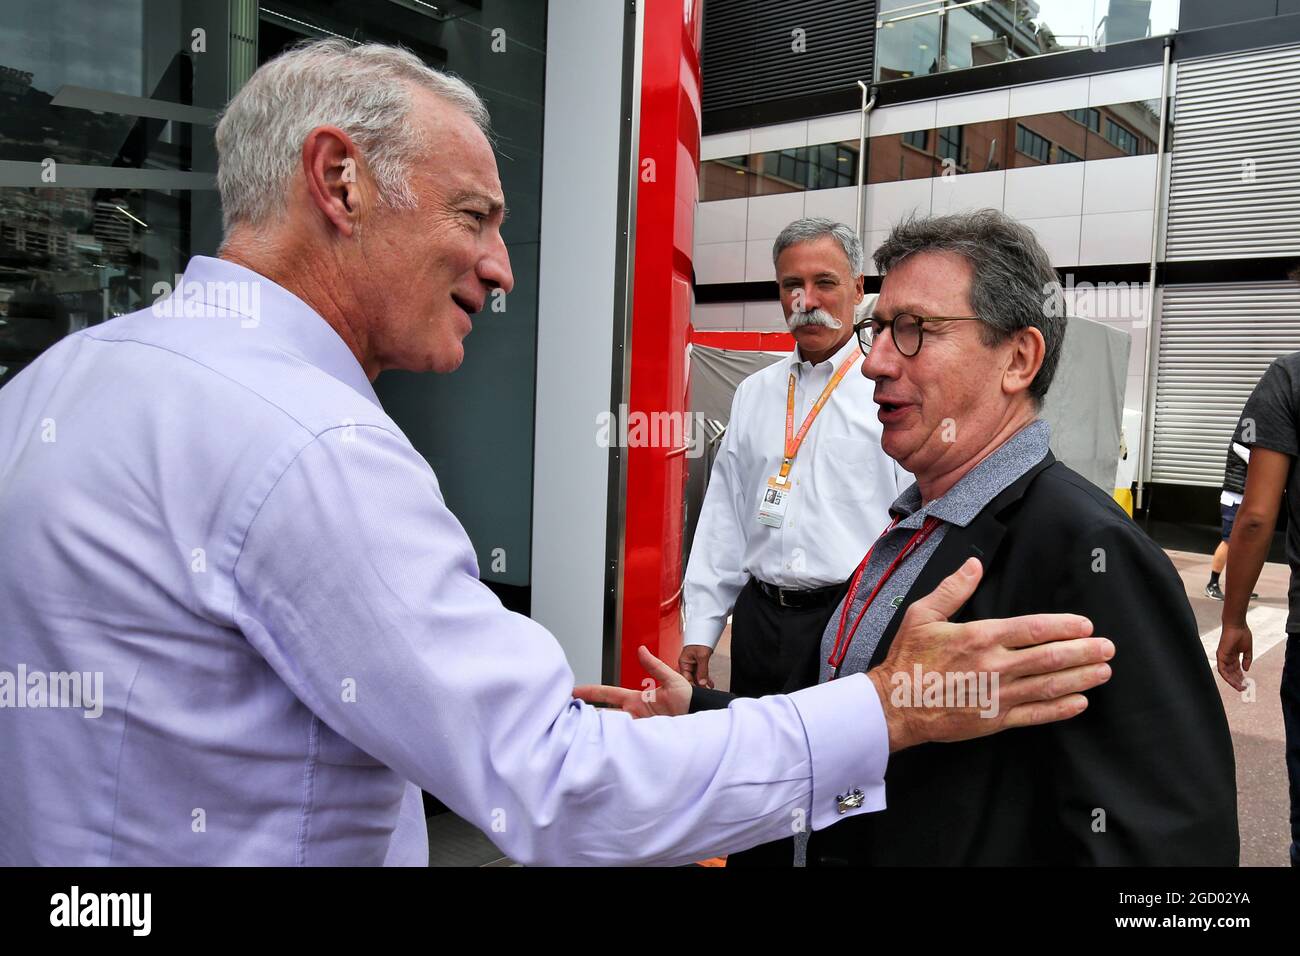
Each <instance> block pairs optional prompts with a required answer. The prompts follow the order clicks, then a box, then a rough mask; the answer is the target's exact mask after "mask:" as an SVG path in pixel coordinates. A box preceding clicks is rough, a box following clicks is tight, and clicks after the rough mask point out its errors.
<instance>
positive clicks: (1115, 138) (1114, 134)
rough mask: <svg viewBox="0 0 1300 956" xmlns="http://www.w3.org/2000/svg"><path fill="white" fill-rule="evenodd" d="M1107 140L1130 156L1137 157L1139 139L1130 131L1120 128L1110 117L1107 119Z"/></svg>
mask: <svg viewBox="0 0 1300 956" xmlns="http://www.w3.org/2000/svg"><path fill="white" fill-rule="evenodd" d="M1106 138H1107V139H1108V140H1110V141H1111V142H1112V143H1114V144H1115V145H1116V146H1117V147H1119V149H1120V150H1121V151H1122V152H1124V153H1127V154H1128V155H1129V156H1135V155H1137V149H1138V138H1137V136H1136V135H1134V134H1133V133H1132V132H1131V131H1130V130H1127V129H1125V128H1124V127H1123V126H1120V125H1119V124H1118V123H1116V122H1115V121H1114V120H1113V119H1111V118H1110V117H1109V116H1108V117H1106Z"/></svg>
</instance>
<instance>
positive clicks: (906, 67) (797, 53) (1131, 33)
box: [693, 0, 1300, 526]
mask: <svg viewBox="0 0 1300 956" xmlns="http://www.w3.org/2000/svg"><path fill="white" fill-rule="evenodd" d="M1166 46H1168V59H1169V65H1168V68H1166V67H1165V62H1164V61H1165V57H1166ZM703 76H704V81H703V103H704V113H703V131H704V136H703V139H702V143H701V169H700V200H701V202H700V207H699V211H698V215H697V221H696V233H695V270H696V275H697V279H698V286H697V290H696V294H697V305H696V308H695V312H694V317H693V324H694V328H695V329H696V330H697V332H699V333H703V334H704V335H705V336H706V337H708V338H709V340H710V342H711V343H712V344H715V345H716V344H720V342H721V341H725V339H724V337H723V336H721V335H718V334H717V333H726V332H737V331H741V332H748V333H754V332H765V333H766V332H775V331H783V330H784V328H785V326H784V322H783V318H782V315H781V309H780V305H779V303H778V300H777V292H776V285H775V282H774V281H773V275H772V263H771V244H772V240H773V238H774V237H775V236H776V234H777V232H778V231H779V230H780V229H781V227H782V226H784V225H785V224H786V223H788V222H789V221H790V220H792V219H795V218H798V217H799V216H826V217H829V218H833V219H838V220H841V221H844V222H847V223H850V224H852V223H854V222H855V221H856V218H857V200H858V190H857V169H858V152H859V133H860V122H861V109H860V107H861V102H862V91H861V89H860V88H859V87H858V85H857V83H858V81H859V80H861V81H863V82H864V83H867V84H869V85H870V86H871V94H872V96H873V98H874V104H873V106H872V108H871V110H870V111H869V113H868V126H867V140H866V142H867V156H866V163H865V177H864V178H865V187H864V193H865V195H864V210H863V220H864V221H863V223H862V229H863V238H864V243H865V245H866V247H867V249H868V251H870V250H871V249H872V248H874V247H875V246H876V245H878V244H879V243H880V241H881V240H882V239H883V238H884V236H885V235H886V234H887V232H888V230H889V228H890V227H891V226H892V225H893V224H894V223H896V222H897V221H899V220H900V219H901V218H904V217H906V216H909V215H928V214H940V213H945V212H953V211H958V210H963V209H972V208H979V207H985V206H989V207H993V208H996V209H1002V210H1004V211H1005V212H1007V213H1009V214H1010V215H1012V216H1014V217H1016V218H1017V219H1019V220H1020V221H1022V222H1024V223H1025V224H1026V225H1028V226H1030V227H1031V228H1032V229H1034V231H1035V232H1036V233H1037V235H1038V236H1039V238H1040V240H1041V241H1042V243H1043V245H1044V247H1045V248H1046V249H1047V251H1048V252H1049V254H1050V255H1051V257H1052V261H1053V264H1054V265H1056V266H1057V268H1058V270H1059V271H1060V273H1061V276H1062V280H1063V282H1064V283H1065V286H1066V290H1067V299H1068V301H1069V303H1070V304H1071V307H1072V308H1073V310H1074V311H1075V314H1080V315H1085V316H1089V317H1092V318H1096V319H1099V320H1101V321H1103V322H1106V323H1107V324H1111V325H1114V326H1116V327H1118V328H1120V329H1123V330H1124V331H1126V332H1128V333H1129V334H1130V335H1131V337H1132V346H1133V347H1132V351H1131V358H1130V364H1129V367H1128V372H1127V381H1126V382H1125V386H1124V394H1125V399H1124V404H1125V408H1126V409H1127V410H1128V412H1127V414H1126V416H1125V417H1126V420H1128V421H1129V422H1130V423H1131V431H1132V432H1133V433H1130V434H1129V435H1128V436H1127V445H1128V452H1129V455H1130V456H1131V458H1135V459H1136V465H1137V468H1136V474H1135V479H1136V482H1137V483H1139V484H1140V486H1141V489H1142V491H1143V495H1142V505H1143V507H1144V510H1145V511H1146V517H1148V518H1150V519H1153V520H1155V521H1156V522H1165V521H1168V522H1175V523H1180V524H1204V525H1207V526H1213V525H1214V523H1215V521H1216V520H1217V519H1216V517H1215V516H1216V515H1217V510H1216V501H1217V495H1218V486H1219V482H1220V480H1221V478H1222V475H1221V472H1222V461H1221V459H1222V457H1223V455H1222V448H1223V445H1224V443H1225V442H1226V441H1227V438H1228V435H1229V433H1230V432H1231V430H1232V428H1233V426H1234V424H1235V423H1236V420H1237V416H1238V415H1239V413H1240V410H1241V406H1242V405H1243V404H1244V402H1245V399H1246V396H1247V395H1248V394H1249V392H1250V389H1251V388H1252V386H1253V385H1254V383H1255V382H1256V381H1257V380H1258V378H1259V376H1260V375H1261V374H1262V373H1263V371H1264V369H1265V367H1266V366H1267V364H1268V363H1269V361H1271V360H1272V359H1273V358H1274V357H1276V356H1277V355H1280V354H1283V353H1286V352H1291V351H1295V350H1297V349H1300V286H1297V285H1296V283H1294V282H1290V281H1287V280H1286V279H1285V275H1286V273H1287V271H1288V270H1289V269H1290V268H1291V267H1293V266H1294V265H1295V264H1296V261H1297V259H1300V177H1297V176H1295V174H1294V170H1295V169H1296V168H1298V165H1300V138H1297V137H1296V133H1295V117H1296V116H1297V115H1300V0H1259V2H1254V0H1252V2H1248V3H1233V4H1223V3H1218V2H1213V0H1182V2H1178V0H1095V2H1093V0H983V2H980V0H977V2H974V3H970V2H963V3H954V2H945V0H928V2H916V0H880V2H875V0H793V2H785V3H775V2H770V0H705V6H704V48H703ZM1162 107H1163V108H1164V114H1165V115H1166V117H1167V127H1166V135H1165V151H1164V153H1163V154H1159V149H1160V143H1161V135H1160V134H1161V129H1160V126H1161V123H1160V120H1161V115H1162ZM1153 266H1154V268H1153ZM868 273H869V276H868V291H874V290H878V288H879V278H878V277H877V276H875V275H874V270H873V269H872V267H871V266H870V265H869V266H868ZM1153 276H1154V289H1155V296H1154V301H1152V296H1151V289H1152V282H1151V280H1152V277H1153ZM737 341H741V342H743V341H745V340H744V339H743V338H740V339H737ZM751 341H755V340H752V339H751Z"/></svg>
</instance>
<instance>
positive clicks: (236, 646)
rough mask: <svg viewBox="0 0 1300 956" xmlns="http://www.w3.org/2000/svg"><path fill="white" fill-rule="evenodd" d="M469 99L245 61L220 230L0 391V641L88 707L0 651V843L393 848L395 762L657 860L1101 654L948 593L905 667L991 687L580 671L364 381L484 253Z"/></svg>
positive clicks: (117, 856) (212, 855)
mask: <svg viewBox="0 0 1300 956" xmlns="http://www.w3.org/2000/svg"><path fill="white" fill-rule="evenodd" d="M486 130H487V114H486V111H485V110H484V108H483V104H482V103H481V102H480V101H479V99H478V97H477V96H476V95H475V94H474V92H473V91H472V90H471V89H470V88H469V87H468V86H467V85H465V84H464V83H463V82H461V81H459V80H457V79H455V78H453V77H449V76H446V75H444V74H441V73H438V72H436V71H434V70H431V69H429V68H428V67H426V66H425V65H424V64H423V63H421V62H420V61H419V59H417V58H416V57H415V56H413V55H411V54H410V53H408V52H406V51H403V50H399V49H394V48H391V47H385V46H376V45H365V46H357V47H352V46H350V45H349V44H347V43H345V42H343V41H338V40H334V41H323V42H317V43H312V44H309V45H306V46H303V47H300V48H295V49H293V50H291V51H289V52H288V53H286V54H284V55H283V56H281V57H279V58H277V59H275V60H272V61H271V62H269V63H267V64H266V65H264V66H263V67H261V68H260V69H259V70H258V71H257V72H256V73H255V74H254V75H253V76H252V78H251V79H250V80H249V81H248V83H247V85H246V86H245V87H244V88H243V89H242V90H241V91H240V93H239V94H238V95H236V96H235V97H234V99H233V100H232V101H231V102H230V104H229V106H228V107H227V109H226V111H225V115H224V116H223V118H222V120H221V122H220V125H219V126H218V128H217V145H218V149H219V150H220V171H219V174H218V184H219V186H220V189H221V193H222V200H223V203H224V207H225V215H226V227H227V232H226V240H225V243H224V245H223V246H222V249H221V255H220V258H217V259H213V258H207V257H203V256H198V257H195V258H194V259H193V260H192V261H191V262H190V264H189V267H188V268H187V270H186V273H185V276H184V283H183V287H184V289H185V294H184V299H185V301H184V302H183V304H182V305H177V304H176V303H174V302H173V303H170V305H168V306H167V307H165V308H158V309H152V308H149V309H144V310H142V311H141V312H137V313H135V314H132V315H128V316H123V317H121V318H119V319H115V320H113V321H110V322H107V323H104V324H103V325H98V326H94V327H92V328H90V329H86V330H84V331H82V332H80V333H77V334H75V335H71V336H68V337H67V338H65V339H63V340H62V341H61V342H60V343H58V344H57V345H55V346H54V347H53V348H51V349H49V350H48V351H47V352H46V353H45V354H44V355H42V356H41V357H40V358H39V359H37V360H36V361H35V362H34V363H32V365H30V366H29V367H28V368H26V369H25V370H24V371H23V372H21V373H20V374H19V375H18V376H16V377H15V379H14V380H13V382H12V383H10V384H9V385H7V386H6V387H5V388H4V390H3V392H0V527H3V528H4V542H5V545H6V547H5V548H4V549H3V551H0V608H3V609H4V621H3V624H4V627H3V629H0V665H4V671H5V673H8V672H9V670H10V669H11V668H12V667H18V666H19V665H20V664H21V668H22V669H23V670H24V672H25V673H28V674H33V673H35V674H41V673H47V672H53V671H55V670H69V669H74V668H75V669H76V670H80V671H89V672H93V673H97V674H99V673H102V674H103V695H102V696H103V705H102V706H103V710H102V713H101V714H99V715H97V716H95V717H94V719H84V717H83V714H82V713H81V712H80V711H69V710H66V709H65V710H57V709H50V708H48V707H43V706H38V705H37V704H33V703H31V700H33V699H34V698H32V697H31V696H30V695H28V694H27V688H23V693H24V700H25V701H26V703H24V704H23V706H22V707H21V708H20V709H8V708H9V707H10V706H12V700H11V696H12V694H11V692H12V682H7V683H6V682H0V683H4V684H5V687H7V688H9V692H8V693H6V694H0V708H3V713H2V714H0V766H3V767H4V773H3V774H0V864H9V865H13V864H20V865H32V864H58V865H87V864H128V865H129V864H173V865H175V864H187V865H193V864H243V865H247V864H271V865H307V864H335V865H337V864H365V865H369V864H378V863H404V864H423V863H425V862H427V857H428V843H427V834H426V830H425V821H424V818H423V813H422V811H421V800H420V788H424V789H426V790H428V791H429V792H431V793H433V794H434V795H435V796H436V797H438V798H439V799H441V800H442V801H443V802H444V803H445V804H446V805H447V806H449V807H450V808H451V809H453V810H454V811H456V812H457V813H458V814H460V815H461V816H462V817H464V818H466V819H467V820H469V821H470V822H472V823H473V824H475V825H476V826H478V827H479V828H480V829H482V830H483V831H485V832H487V833H489V834H490V835H491V837H492V839H493V840H494V841H495V842H496V843H497V845H498V846H499V847H500V848H501V849H502V850H503V851H504V852H505V853H507V854H508V855H509V856H511V857H512V858H514V859H515V860H518V861H520V862H524V863H566V862H567V863H619V862H632V861H641V862H648V863H684V862H688V861H690V860H692V859H699V858H700V857H702V856H707V855H710V854H712V853H717V852H725V851H727V850H735V849H738V848H741V847H744V846H749V845H752V844H754V843H757V842H759V841H763V840H770V839H772V838H774V837H775V836H776V835H778V834H779V833H781V832H784V831H785V830H786V829H787V828H788V827H789V826H790V820H791V819H792V817H793V816H794V815H795V814H796V813H798V814H805V815H806V817H807V819H808V821H809V824H810V825H811V826H813V827H823V826H827V825H829V824H830V823H832V822H834V821H836V820H839V819H848V818H850V817H852V816H854V815H856V814H859V813H870V812H873V811H875V810H878V809H879V808H880V806H881V802H880V799H879V797H880V794H881V792H882V791H883V786H884V783H883V777H884V771H885V766H886V763H887V760H888V756H889V753H890V752H891V751H901V750H902V749H904V748H906V747H908V746H911V745H914V744H916V743H919V742H920V741H923V740H937V739H957V738H963V737H967V736H971V735H975V734H984V733H992V732H995V731H997V730H1000V729H1002V728H1004V727H1014V726H1021V725H1026V724H1032V723H1038V722H1042V721H1046V720H1060V719H1064V718H1067V717H1071V716H1074V715H1075V714H1077V713H1079V712H1080V711H1081V710H1082V708H1083V706H1085V705H1086V701H1085V700H1084V699H1083V698H1082V697H1081V695H1080V694H1079V693H1078V692H1079V691H1082V690H1086V689H1089V688H1091V687H1093V686H1096V685H1097V684H1099V683H1101V682H1102V681H1104V680H1105V679H1106V675H1104V674H1098V673H1096V672H1095V667H1096V665H1097V664H1098V662H1100V661H1103V660H1104V659H1105V658H1106V657H1108V656H1109V653H1110V651H1111V648H1110V646H1109V644H1108V642H1106V641H1104V640H1101V639H1093V638H1089V637H1087V636H1086V635H1087V634H1088V629H1087V625H1086V622H1084V621H1082V620H1081V619H1080V618H1078V617H1077V616H1074V615H1058V616H1053V617H1045V618H1038V619H1034V620H1030V621H1027V622H981V623H980V624H979V625H977V626H974V627H972V626H970V625H950V624H947V623H946V622H943V621H941V620H939V619H940V618H942V617H943V616H944V615H946V613H948V612H950V611H952V610H955V608H956V605H955V604H954V603H953V600H952V597H951V595H948V594H946V593H945V594H939V595H937V596H936V597H935V598H934V600H932V601H931V602H930V604H929V608H930V611H931V614H932V617H931V618H930V619H928V620H927V621H926V622H925V623H923V624H921V625H918V627H917V628H915V629H909V630H908V632H907V634H906V635H905V638H906V639H905V640H904V643H906V644H908V645H909V646H910V647H911V648H912V652H911V656H910V657H909V658H908V665H909V666H910V665H911V664H912V663H915V664H916V666H924V667H927V668H935V667H938V668H948V669H951V668H953V667H956V666H959V665H961V664H963V663H966V664H968V665H971V666H979V667H981V668H984V667H994V668H1008V671H1007V673H1008V676H1011V674H1012V671H1014V673H1015V675H1016V676H1017V677H1018V678H1019V679H1018V680H1016V681H1013V682H1012V685H1011V686H1012V690H1011V691H1010V692H1009V694H1006V695H1004V698H1003V699H1004V701H1005V702H1006V703H1007V705H1008V707H1009V708H1010V709H1009V710H1008V711H1007V713H1006V715H1005V717H1004V719H1001V720H999V721H994V722H990V721H984V720H981V719H980V718H979V717H978V716H977V715H974V714H972V713H970V712H969V711H967V710H963V709H959V708H950V709H945V710H941V711H935V712H933V713H931V714H929V715H927V717H928V719H925V720H918V719H916V718H914V717H911V716H909V715H906V714H903V713H902V712H900V711H899V710H898V709H897V708H894V707H892V706H891V705H890V704H889V703H888V701H882V700H881V699H880V696H879V693H878V691H877V690H876V689H875V685H873V683H872V681H870V680H868V679H867V678H865V677H856V678H850V679H848V680H845V681H840V682H837V684H836V685H835V686H833V687H827V688H812V689H810V690H808V691H805V692H804V693H803V694H802V695H794V696H788V697H773V698H771V699H769V700H766V701H746V702H745V704H746V705H747V706H738V707H736V708H734V709H733V710H731V711H729V712H727V713H725V714H712V715H701V716H700V717H699V718H695V719H693V720H692V721H690V722H689V723H685V724H681V723H679V724H677V725H673V726H669V725H666V723H667V722H661V723H660V724H659V725H658V726H654V725H653V724H652V723H645V722H637V723H634V722H632V721H629V720H627V719H626V718H625V717H624V716H623V715H622V714H617V713H609V712H602V711H599V710H597V709H595V708H593V707H590V706H587V705H586V704H584V703H582V702H580V701H578V700H575V699H574V697H573V691H574V688H573V673H572V671H571V670H570V669H569V667H568V665H567V663H566V662H565V659H564V654H563V652H562V651H561V649H560V647H559V645H558V644H557V643H556V641H555V640H554V638H552V637H551V635H550V634H548V633H547V632H546V631H545V630H543V629H542V628H541V627H540V626H538V625H537V624H535V623H534V622H532V621H530V620H528V619H527V618H524V617H521V616H519V615H515V614H512V613H510V612H508V611H506V610H505V609H504V608H503V607H502V606H501V604H500V602H499V601H498V600H497V599H496V597H495V596H494V595H493V594H492V593H491V592H490V591H489V590H488V589H487V588H486V587H485V586H484V585H483V584H482V583H481V582H480V581H479V579H478V568H477V564H476V561H475V558H474V550H473V548H472V547H471V545H470V542H469V539H468V538H467V536H466V534H465V532H464V530H463V529H462V528H461V527H460V525H459V524H458V523H457V521H456V519H455V518H454V517H453V516H452V514H451V513H450V512H449V511H448V510H447V507H446V505H445V504H444V503H443V500H442V497H441V495H440V494H439V490H438V483H437V479H436V478H435V477H434V474H433V472H432V471H431V470H430V468H429V465H428V463H427V462H426V461H425V460H424V459H423V458H422V457H421V456H420V455H419V453H418V452H416V450H415V449H414V448H413V447H412V446H411V443H410V442H409V441H408V440H407V438H406V436H405V435H403V434H402V432H401V430H400V429H399V428H398V427H397V425H396V424H394V422H393V421H392V419H390V418H389V417H388V416H387V415H386V414H385V413H384V411H383V409H382V408H381V407H380V404H379V401H378V399H377V398H376V396H375V392H374V390H373V388H372V387H371V381H372V380H373V379H374V377H375V376H376V375H378V374H379V373H380V372H381V371H382V370H384V369H388V368H401V369H409V370H414V371H443V372H447V371H451V370H453V369H455V368H456V367H457V366H458V365H460V363H461V359H462V357H463V346H462V340H463V339H464V338H465V336H466V335H467V334H468V333H469V332H470V329H471V316H473V315H474V314H475V313H477V312H479V311H480V310H481V309H482V308H483V305H484V301H485V299H486V298H487V296H488V295H489V294H490V293H491V292H493V291H494V290H497V289H500V290H503V291H506V292H508V291H509V290H510V288H511V287H512V285H513V284H514V278H513V276H512V274H511V271H510V260H509V256H508V255H507V252H506V247H505V244H504V242H503V240H502V237H501V232H500V226H501V221H502V216H503V215H504V197H503V196H502V190H501V184H500V181H499V178H498V175H497V168H496V162H495V159H494V157H493V154H492V148H491V144H490V143H489V141H488V138H487V136H486ZM232 286H233V287H234V290H233V291H234V294H232V293H231V287H232ZM215 290H220V291H215ZM575 427H577V426H576V425H575ZM1027 630H1028V631H1032V632H1034V633H1035V635H1036V637H1037V639H1036V640H1035V641H1034V642H1033V643H1038V641H1039V640H1042V639H1043V638H1046V639H1047V640H1049V641H1052V642H1054V643H1052V644H1051V646H1047V647H1034V648H1025V647H1024V644H1025V641H1024V640H1023V635H1024V633H1026V631H1027ZM1009 647H1013V648H1014V650H1008V648H1009ZM1012 662H1014V663H1012ZM1089 663H1090V664H1092V665H1094V669H1091V670H1090V669H1088V668H1085V671H1086V673H1081V672H1080V670H1079V666H1080V665H1084V664H1089ZM1102 666H1104V665H1102ZM1063 667H1064V668H1067V671H1066V673H1064V674H1058V675H1057V679H1056V680H1054V681H1050V680H1045V679H1044V678H1047V677H1049V676H1050V675H1051V674H1053V673H1055V672H1058V671H1061V670H1062V668H1063ZM86 716H90V715H86ZM855 791H856V793H855ZM837 795H839V796H837Z"/></svg>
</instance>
